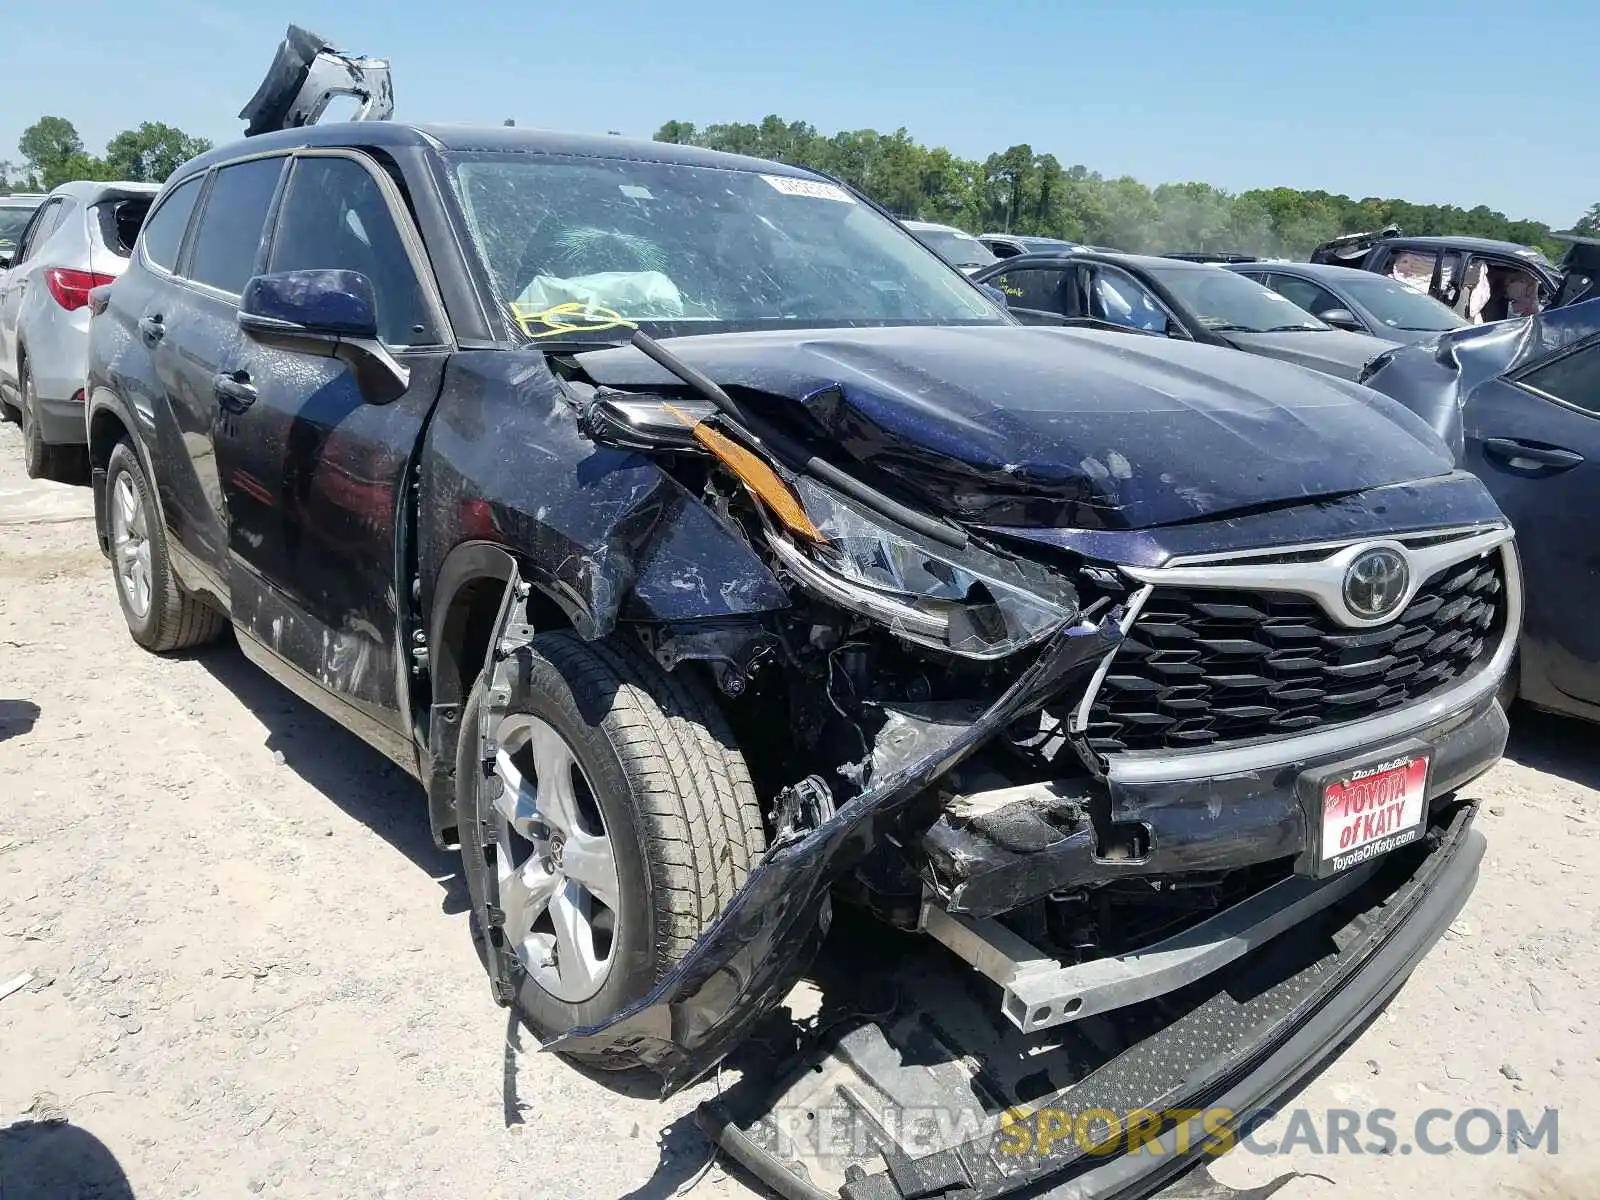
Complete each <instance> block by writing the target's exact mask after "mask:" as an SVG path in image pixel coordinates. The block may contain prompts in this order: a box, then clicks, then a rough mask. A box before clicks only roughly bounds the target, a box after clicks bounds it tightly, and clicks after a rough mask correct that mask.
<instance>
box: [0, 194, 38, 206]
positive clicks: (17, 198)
mask: <svg viewBox="0 0 1600 1200" xmlns="http://www.w3.org/2000/svg"><path fill="white" fill-rule="evenodd" d="M44 202H45V195H44V193H43V192H0V208H38V207H39V205H41V204H43V203H44Z"/></svg>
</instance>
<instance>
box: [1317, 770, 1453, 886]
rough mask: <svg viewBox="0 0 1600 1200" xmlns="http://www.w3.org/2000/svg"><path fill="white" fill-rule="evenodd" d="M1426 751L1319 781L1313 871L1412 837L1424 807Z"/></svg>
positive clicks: (1352, 862) (1348, 863)
mask: <svg viewBox="0 0 1600 1200" xmlns="http://www.w3.org/2000/svg"><path fill="white" fill-rule="evenodd" d="M1427 797H1428V756H1427V755H1426V754H1401V755H1397V756H1395V757H1393V758H1389V759H1385V760H1384V761H1382V762H1378V763H1372V764H1370V765H1368V766H1363V767H1353V768H1349V769H1347V770H1344V771H1341V772H1339V773H1338V774H1337V775H1333V776H1329V777H1326V778H1324V779H1323V781H1322V840H1321V860H1320V862H1319V863H1318V871H1317V874H1319V875H1327V874H1332V873H1334V872H1336V871H1343V870H1346V869H1347V868H1349V867H1353V866H1356V865H1358V864H1360V863H1364V862H1367V861H1369V860H1370V859H1373V858H1376V857H1377V856H1378V855H1380V854H1387V853H1388V852H1389V851H1391V850H1394V849H1397V848H1399V847H1401V846H1404V845H1406V844H1407V843H1408V842H1414V841H1416V840H1417V838H1419V837H1421V836H1422V829H1423V821H1424V818H1425V816H1426V811H1427Z"/></svg>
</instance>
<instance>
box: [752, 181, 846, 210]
mask: <svg viewBox="0 0 1600 1200" xmlns="http://www.w3.org/2000/svg"><path fill="white" fill-rule="evenodd" d="M761 178H763V179H765V180H766V181H767V182H768V183H770V184H771V185H772V186H773V187H774V188H776V189H777V190H778V191H780V192H782V193H783V194H784V195H785V196H810V197H811V198H812V199H814V200H840V201H843V202H844V203H845V204H854V203H855V202H856V199H855V197H854V196H852V195H851V194H850V193H849V192H847V191H845V190H844V189H843V188H842V187H840V186H839V185H838V184H836V183H823V182H822V181H821V180H819V179H796V178H794V177H793V176H792V175H763V176H762V177H761Z"/></svg>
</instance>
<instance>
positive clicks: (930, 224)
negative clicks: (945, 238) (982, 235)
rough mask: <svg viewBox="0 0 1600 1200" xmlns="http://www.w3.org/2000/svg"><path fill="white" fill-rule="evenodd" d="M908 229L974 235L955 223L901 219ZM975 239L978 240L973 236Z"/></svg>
mask: <svg viewBox="0 0 1600 1200" xmlns="http://www.w3.org/2000/svg"><path fill="white" fill-rule="evenodd" d="M900 224H902V225H904V226H905V227H906V228H907V229H924V230H938V231H939V232H940V233H959V234H960V235H961V236H962V237H972V235H971V234H970V233H968V232H967V231H966V230H965V229H957V228H956V227H955V226H954V225H941V224H939V222H937V221H901V222H900ZM973 241H977V239H976V238H973Z"/></svg>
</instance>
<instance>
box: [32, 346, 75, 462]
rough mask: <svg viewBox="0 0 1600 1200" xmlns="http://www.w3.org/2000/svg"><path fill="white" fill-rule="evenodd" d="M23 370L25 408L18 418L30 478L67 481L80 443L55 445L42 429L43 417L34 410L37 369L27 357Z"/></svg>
mask: <svg viewBox="0 0 1600 1200" xmlns="http://www.w3.org/2000/svg"><path fill="white" fill-rule="evenodd" d="M21 368H22V369H21V371H20V372H19V375H20V379H19V381H18V382H19V386H20V387H21V389H22V408H21V410H20V414H19V416H18V417H17V420H18V421H20V422H21V424H22V465H23V469H24V470H26V471H27V472H28V478H30V479H60V480H65V479H66V478H67V476H68V474H69V473H70V472H71V470H72V467H73V463H74V460H75V459H76V458H77V457H78V455H77V453H76V451H77V447H76V446H52V445H51V444H50V443H49V442H47V441H45V440H44V436H43V435H42V434H41V433H40V432H39V420H38V416H37V414H36V413H35V412H34V395H33V371H32V370H31V369H30V368H29V367H28V360H27V359H23V360H22V364H21Z"/></svg>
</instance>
